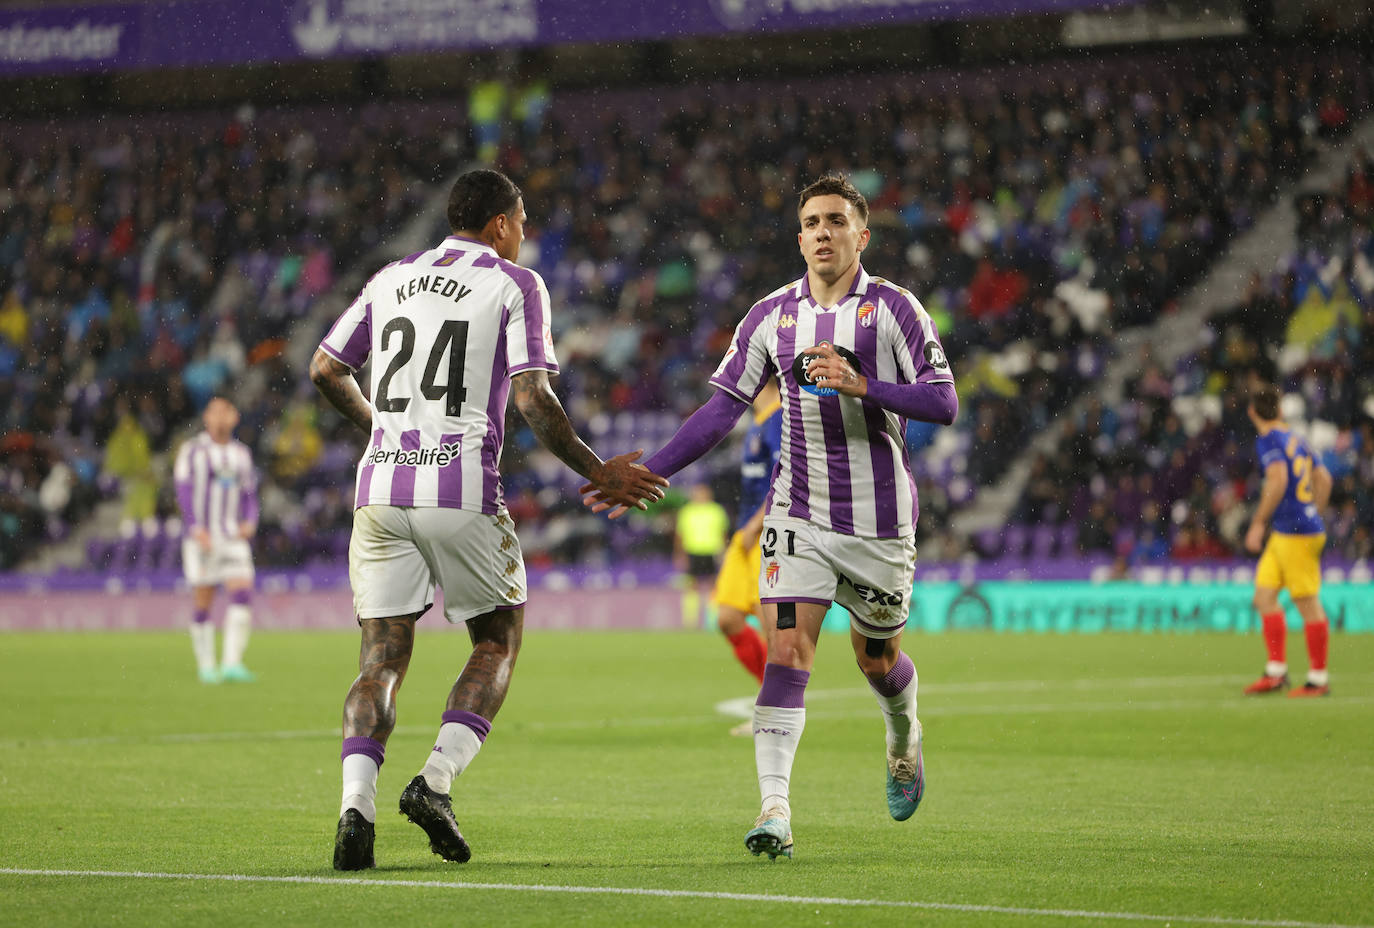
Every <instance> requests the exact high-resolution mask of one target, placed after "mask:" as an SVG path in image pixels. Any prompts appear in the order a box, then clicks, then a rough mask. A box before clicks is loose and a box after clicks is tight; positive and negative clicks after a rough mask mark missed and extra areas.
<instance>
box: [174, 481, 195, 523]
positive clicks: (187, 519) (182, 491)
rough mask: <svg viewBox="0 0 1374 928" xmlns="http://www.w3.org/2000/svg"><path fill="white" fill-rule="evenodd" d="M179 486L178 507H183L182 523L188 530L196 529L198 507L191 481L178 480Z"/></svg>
mask: <svg viewBox="0 0 1374 928" xmlns="http://www.w3.org/2000/svg"><path fill="white" fill-rule="evenodd" d="M176 484H177V505H178V506H180V507H181V521H182V522H183V523H184V524H185V525H186V527H187V528H188V529H190V528H195V527H196V505H195V499H194V498H193V497H194V494H195V491H194V490H193V489H192V488H191V481H189V480H178V481H177V482H176Z"/></svg>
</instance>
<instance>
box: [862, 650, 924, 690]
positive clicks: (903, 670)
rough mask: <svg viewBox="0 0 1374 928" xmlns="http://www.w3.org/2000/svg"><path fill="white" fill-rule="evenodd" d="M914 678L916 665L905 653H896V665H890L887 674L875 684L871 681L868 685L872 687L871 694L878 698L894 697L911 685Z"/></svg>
mask: <svg viewBox="0 0 1374 928" xmlns="http://www.w3.org/2000/svg"><path fill="white" fill-rule="evenodd" d="M915 676H916V665H915V664H913V663H912V662H911V658H909V657H907V656H906V652H905V651H898V652H897V663H895V664H893V665H892V669H891V670H889V671H888V672H887V676H885V677H883V678H882V679H881V680H879V681H878V682H877V683H874V682H873V681H872V680H870V681H868V685H869V686H871V687H873V692H875V693H877V694H878V695H879V696H896V695H897V694H898V693H900V692H901V691H902V690H904V689H906V688H907V687H908V686H910V685H911V681H912V679H914V678H915Z"/></svg>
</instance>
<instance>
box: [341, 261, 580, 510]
mask: <svg viewBox="0 0 1374 928" xmlns="http://www.w3.org/2000/svg"><path fill="white" fill-rule="evenodd" d="M320 347H321V348H322V349H324V351H326V352H328V353H329V354H330V355H332V356H333V357H334V358H336V359H337V360H339V361H342V362H343V363H344V364H346V365H348V366H349V367H350V368H352V369H353V370H357V369H359V368H361V367H362V365H363V362H365V361H366V360H367V359H368V356H369V355H375V356H376V357H377V359H378V361H379V362H380V363H374V364H373V365H372V398H373V399H372V406H373V430H372V440H371V441H370V442H369V443H368V446H367V450H366V451H365V452H364V454H363V456H362V459H361V460H360V461H359V462H358V481H357V498H356V502H355V504H354V505H355V506H359V507H361V506H367V505H369V504H379V505H391V506H440V507H448V508H453V509H466V510H469V511H473V512H484V513H488V514H491V513H496V512H498V511H499V510H500V509H501V508H502V496H501V480H500V475H499V472H498V470H497V467H498V465H499V463H500V460H501V447H502V443H503V441H504V431H505V411H506V399H507V394H508V393H509V391H510V378H511V376H512V375H514V374H518V373H520V372H521V371H526V370H532V369H539V370H545V371H548V372H550V373H557V372H558V362H557V361H556V360H555V359H554V353H553V338H552V335H551V334H550V331H549V295H548V290H547V289H545V286H544V281H543V279H542V278H541V277H540V276H539V274H538V273H536V272H535V271H532V270H529V269H528V268H523V267H520V266H518V265H516V264H514V263H512V262H509V261H505V260H503V259H501V258H500V257H498V256H497V254H496V252H495V251H494V250H493V249H492V247H491V246H490V245H487V244H486V243H484V242H480V241H475V240H472V239H467V238H464V237H462V236H459V235H450V236H449V237H448V238H446V239H444V240H443V241H442V242H441V243H440V244H439V245H438V246H437V247H435V248H431V249H430V250H428V251H422V252H420V253H419V254H414V255H411V256H410V257H408V258H405V259H403V260H401V261H397V262H394V263H392V264H389V265H387V266H386V267H384V268H382V269H381V270H380V271H378V272H377V274H376V275H374V276H373V278H372V279H371V280H370V281H368V283H367V286H365V287H364V288H363V290H362V292H361V293H360V294H359V295H358V298H357V299H356V300H354V302H353V305H352V306H350V307H349V308H348V309H347V311H345V312H344V314H343V315H342V316H341V317H340V318H339V320H338V322H337V323H335V325H334V327H333V328H332V329H331V330H330V332H329V334H328V335H327V336H326V337H325V339H324V341H323V342H322V343H321V345H320ZM417 362H419V363H417ZM439 400H443V402H438V401H439Z"/></svg>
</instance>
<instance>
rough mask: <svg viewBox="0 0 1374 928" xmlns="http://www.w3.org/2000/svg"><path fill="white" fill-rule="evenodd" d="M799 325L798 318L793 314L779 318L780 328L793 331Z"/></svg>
mask: <svg viewBox="0 0 1374 928" xmlns="http://www.w3.org/2000/svg"><path fill="white" fill-rule="evenodd" d="M796 325H797V317H796V316H793V315H791V314H788V315H786V316H779V317H778V328H780V329H791V328H794V327H795V326H796Z"/></svg>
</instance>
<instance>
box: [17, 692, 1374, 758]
mask: <svg viewBox="0 0 1374 928" xmlns="http://www.w3.org/2000/svg"><path fill="white" fill-rule="evenodd" d="M840 694H843V695H851V694H852V695H861V696H864V700H863V701H864V703H865V704H866V705H864V706H863V707H856V708H853V709H842V708H836V709H825V708H820V709H815V708H808V709H807V713H806V715H807V718H808V719H810V720H811V721H818V720H821V719H826V720H835V719H860V718H869V717H870V716H872V715H873V709H872V708H870V706H869V705H867V703H868V701H869V700H870V699H871V698H872V697H871V696H870V695H868V691H867V690H853V691H850V690H829V691H820V692H817V693H814V694H813V693H810V692H808V693H807V694H806V697H807V699H808V701H812V702H815V701H817V700H814V699H813V697H814V696H823V695H830V696H835V695H840ZM1274 702H1275V700H1273V699H1268V700H1266V699H1246V698H1242V697H1239V696H1237V697H1236V698H1234V699H1230V698H1218V699H1123V700H1114V701H1107V700H1097V701H1093V702H1067V703H1065V702H1034V703H1032V702H1017V703H999V704H993V705H983V704H972V705H952V706H930V707H928V708H925V709H922V710H921V717H922V718H927V719H929V718H957V717H960V716H986V715H1053V714H1055V713H1075V714H1079V713H1093V712H1120V711H1133V712H1179V711H1193V710H1198V709H1227V710H1231V711H1256V710H1264V711H1272V710H1273V709H1274V705H1273V704H1274ZM1278 702H1280V703H1284V702H1286V700H1282V699H1280V700H1278ZM1371 703H1374V695H1370V696H1342V697H1340V698H1339V699H1331V700H1324V701H1322V702H1321V703H1320V705H1324V706H1329V707H1333V708H1334V707H1337V706H1367V705H1369V704H1371ZM715 711H716V713H717V715H692V716H684V715H677V716H662V717H653V716H641V717H630V718H606V719H569V720H566V721H561V722H520V723H518V724H519V727H520V729H521V730H526V731H570V730H587V729H605V730H607V731H613V730H624V729H626V728H663V727H665V726H672V725H700V724H709V723H711V722H715V721H718V720H719V716H721V715H724V716H728V717H730V718H737V719H748V718H753V715H754V697H753V696H741V697H739V698H737V699H726V700H723V701H721V702H718V703H716V705H715ZM431 732H433V729H432V728H429V727H427V726H423V725H400V726H397V727H396V729H395V730H394V731H392V734H393V735H400V736H402V737H409V736H415V735H425V734H429V733H431ZM337 737H339V730H338V729H337V728H317V729H300V730H296V731H206V732H169V733H165V734H147V735H137V734H117V735H89V736H84V737H76V738H0V749H4V750H15V749H24V748H35V747H39V748H54V747H56V748H72V747H98V746H102V745H110V744H214V743H218V742H238V741H297V740H310V739H318V738H337Z"/></svg>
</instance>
